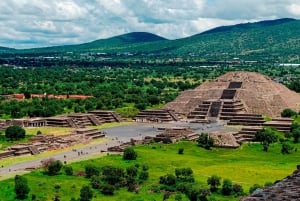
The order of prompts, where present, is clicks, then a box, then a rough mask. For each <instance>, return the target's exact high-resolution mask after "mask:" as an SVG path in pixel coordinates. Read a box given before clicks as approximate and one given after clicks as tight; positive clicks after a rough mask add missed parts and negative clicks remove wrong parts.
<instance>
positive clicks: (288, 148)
mask: <svg viewBox="0 0 300 201" xmlns="http://www.w3.org/2000/svg"><path fill="white" fill-rule="evenodd" d="M293 149H294V147H292V146H291V145H289V144H287V143H286V142H283V143H282V145H281V153H282V154H290V153H291V152H292V151H293Z"/></svg>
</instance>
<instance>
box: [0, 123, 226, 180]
mask: <svg viewBox="0 0 300 201" xmlns="http://www.w3.org/2000/svg"><path fill="white" fill-rule="evenodd" d="M161 127H190V128H192V129H194V130H195V131H196V132H197V133H201V132H212V131H218V130H222V129H224V127H223V124H222V123H214V124H190V123H186V122H180V123H178V122H176V123H165V124H132V125H126V126H117V127H113V128H107V129H103V130H102V132H104V133H105V135H106V138H107V140H106V141H105V142H101V143H99V144H93V145H86V146H83V147H81V148H79V149H73V150H68V151H64V150H62V151H61V152H59V153H57V154H55V155H53V156H50V157H45V158H44V159H47V158H54V159H56V160H60V161H62V162H64V163H69V162H72V161H75V160H76V161H79V160H84V159H86V158H90V157H92V156H93V155H101V154H102V155H103V152H106V151H107V148H108V147H112V146H116V145H120V144H121V143H123V142H129V141H130V139H131V138H133V139H142V138H143V137H145V136H155V135H156V134H158V133H160V132H161V131H160V130H159V128H161ZM44 159H37V160H32V161H26V162H21V163H18V164H14V165H10V166H7V167H0V177H2V176H5V175H7V174H9V175H11V176H14V175H16V174H18V173H21V172H24V171H26V170H27V171H30V170H31V169H33V168H37V167H40V165H41V161H42V160H44Z"/></svg>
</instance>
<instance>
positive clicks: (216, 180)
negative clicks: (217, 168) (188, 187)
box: [207, 175, 221, 192]
mask: <svg viewBox="0 0 300 201" xmlns="http://www.w3.org/2000/svg"><path fill="white" fill-rule="evenodd" d="M207 184H208V185H210V191H211V192H216V191H217V189H218V186H220V185H221V177H218V176H217V175H212V176H211V177H208V179H207Z"/></svg>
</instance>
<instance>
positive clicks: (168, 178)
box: [159, 174, 176, 186]
mask: <svg viewBox="0 0 300 201" xmlns="http://www.w3.org/2000/svg"><path fill="white" fill-rule="evenodd" d="M159 183H160V184H164V185H167V186H174V185H175V184H176V177H175V176H174V175H172V174H167V175H165V176H161V177H160V178H159Z"/></svg>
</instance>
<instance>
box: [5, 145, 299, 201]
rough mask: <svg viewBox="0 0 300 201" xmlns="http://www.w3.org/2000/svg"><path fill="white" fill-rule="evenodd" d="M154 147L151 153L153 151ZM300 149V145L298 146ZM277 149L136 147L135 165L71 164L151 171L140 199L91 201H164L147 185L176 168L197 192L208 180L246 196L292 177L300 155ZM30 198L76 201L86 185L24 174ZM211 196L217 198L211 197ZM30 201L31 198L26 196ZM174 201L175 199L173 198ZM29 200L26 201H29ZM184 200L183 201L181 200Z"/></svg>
mask: <svg viewBox="0 0 300 201" xmlns="http://www.w3.org/2000/svg"><path fill="white" fill-rule="evenodd" d="M153 147H155V149H154V148H153ZM181 147H183V148H184V154H183V155H178V154H177V151H178V148H181ZM296 147H297V148H298V149H299V148H300V145H299V144H298V145H296ZM280 148H281V146H280V144H276V145H272V146H271V147H270V151H269V152H267V153H266V152H262V151H261V145H259V144H251V145H244V146H242V147H241V148H240V149H236V150H232V149H213V150H212V151H207V150H204V149H201V148H198V147H197V146H196V144H193V143H189V142H183V143H179V144H173V145H160V144H156V145H149V146H138V147H136V148H135V149H136V151H137V152H138V159H137V161H129V162H128V161H123V160H122V158H121V156H119V155H111V156H108V157H102V158H98V159H93V160H90V161H84V162H81V163H74V164H72V166H73V169H74V170H75V172H77V171H80V170H84V166H85V165H86V164H87V163H92V164H97V165H99V166H104V165H107V164H111V165H116V166H122V167H127V166H130V165H132V164H135V163H139V164H144V163H147V164H148V165H149V167H150V169H149V174H150V178H149V180H148V181H147V182H146V183H145V185H143V187H142V188H141V190H140V192H139V194H135V193H129V192H127V191H126V190H119V191H117V192H116V193H115V195H114V196H103V195H101V194H100V193H99V192H97V191H94V192H95V196H96V198H94V199H93V200H94V201H95V200H108V201H110V200H130V201H138V200H154V199H155V200H162V195H161V194H151V193H149V192H148V189H149V187H150V186H151V185H153V184H157V183H158V180H159V177H160V176H162V175H165V174H166V173H174V169H175V168H176V167H191V168H192V169H193V171H194V175H195V178H196V181H197V183H198V185H199V186H202V187H207V185H206V179H207V177H209V176H210V175H212V174H217V175H219V176H221V177H222V178H229V179H231V180H232V181H233V182H235V183H239V184H241V185H242V186H243V187H244V189H245V191H246V192H248V189H249V187H250V186H252V185H253V184H254V183H258V184H261V185H263V184H264V183H265V182H268V181H271V182H274V181H276V180H278V179H282V178H284V177H286V176H287V175H289V174H290V173H292V171H293V170H294V169H295V167H296V165H297V164H298V162H299V160H298V159H299V154H298V153H292V154H290V155H282V154H280ZM26 177H27V178H28V180H29V185H30V188H31V193H33V194H36V195H37V197H38V198H39V199H41V200H51V199H52V198H53V196H54V194H55V193H56V192H58V194H59V195H60V196H61V200H70V199H71V197H75V198H78V197H79V190H80V188H81V186H82V185H83V184H87V183H89V181H88V180H87V179H85V178H82V177H76V176H65V175H64V174H61V175H58V176H55V177H49V176H44V175H43V174H42V173H41V172H40V171H35V172H33V173H31V174H27V175H26ZM55 184H60V185H61V189H60V190H58V191H57V190H55V189H54V185H55ZM13 186H14V184H13V180H12V179H10V180H5V181H2V182H1V183H0V200H6V201H10V200H14V193H12V190H13ZM213 196H215V195H213ZM29 197H31V196H29ZM172 198H173V199H170V200H174V196H173V197H172ZM216 198H217V200H238V198H233V197H225V198H220V197H218V196H216ZM28 200H30V199H28ZM184 200H186V198H185V199H184Z"/></svg>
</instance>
